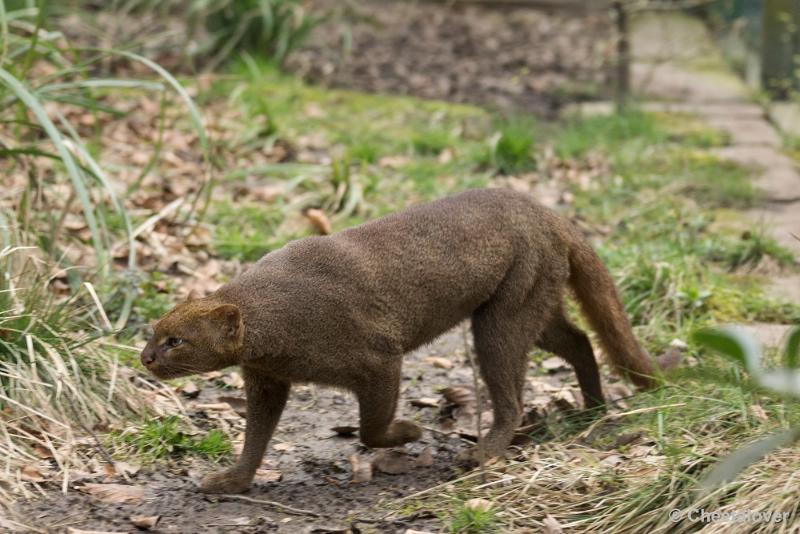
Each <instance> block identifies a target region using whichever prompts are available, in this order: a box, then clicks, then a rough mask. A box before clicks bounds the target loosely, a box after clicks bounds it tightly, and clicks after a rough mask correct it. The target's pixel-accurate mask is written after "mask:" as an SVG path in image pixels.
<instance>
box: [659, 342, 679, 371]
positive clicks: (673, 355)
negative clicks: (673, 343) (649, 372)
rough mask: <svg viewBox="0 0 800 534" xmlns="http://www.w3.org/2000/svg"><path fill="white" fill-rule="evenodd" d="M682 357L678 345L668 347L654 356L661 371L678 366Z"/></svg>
mask: <svg viewBox="0 0 800 534" xmlns="http://www.w3.org/2000/svg"><path fill="white" fill-rule="evenodd" d="M682 359H683V355H682V352H681V349H679V348H678V347H670V348H668V349H667V351H666V352H665V353H664V354H662V355H660V356H659V357H657V358H656V363H657V364H658V367H659V368H660V369H661V370H662V371H667V370H669V369H674V368H676V367H678V366H679V365H680V363H681V360H682Z"/></svg>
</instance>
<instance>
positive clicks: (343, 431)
mask: <svg viewBox="0 0 800 534" xmlns="http://www.w3.org/2000/svg"><path fill="white" fill-rule="evenodd" d="M331 430H333V431H334V432H336V433H337V434H339V435H340V436H352V435H354V434H355V433H356V432H358V427H357V426H352V425H342V426H335V427H333V428H331Z"/></svg>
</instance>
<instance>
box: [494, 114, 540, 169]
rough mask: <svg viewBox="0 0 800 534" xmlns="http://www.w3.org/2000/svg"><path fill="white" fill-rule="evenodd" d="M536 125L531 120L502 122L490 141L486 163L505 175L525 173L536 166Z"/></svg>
mask: <svg viewBox="0 0 800 534" xmlns="http://www.w3.org/2000/svg"><path fill="white" fill-rule="evenodd" d="M534 131H535V128H534V124H533V122H532V121H530V120H518V119H517V120H507V121H504V122H501V123H500V124H499V126H498V130H497V132H495V134H494V135H493V136H492V137H491V139H490V140H489V151H488V154H487V156H486V158H485V159H486V162H487V163H488V164H489V165H491V166H492V167H493V168H496V169H497V170H498V171H499V172H501V173H503V174H511V173H514V172H520V171H525V170H528V169H531V168H532V167H533V166H534V164H535V159H534V157H533V149H534V147H535V145H536V142H535V137H534Z"/></svg>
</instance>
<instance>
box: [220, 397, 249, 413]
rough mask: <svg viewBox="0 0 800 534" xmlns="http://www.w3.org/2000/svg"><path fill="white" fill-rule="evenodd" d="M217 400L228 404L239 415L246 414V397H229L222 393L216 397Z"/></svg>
mask: <svg viewBox="0 0 800 534" xmlns="http://www.w3.org/2000/svg"><path fill="white" fill-rule="evenodd" d="M217 400H218V401H219V402H224V403H226V404H228V405H229V406H230V407H231V408H232V409H233V411H234V412H236V413H237V414H239V415H240V416H241V417H245V416H246V415H247V399H244V398H242V397H230V396H226V395H222V396H219V397H217Z"/></svg>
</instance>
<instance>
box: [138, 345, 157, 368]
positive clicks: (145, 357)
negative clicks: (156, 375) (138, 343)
mask: <svg viewBox="0 0 800 534" xmlns="http://www.w3.org/2000/svg"><path fill="white" fill-rule="evenodd" d="M139 359H140V360H141V361H142V365H144V366H145V367H150V366H151V365H152V364H153V362H155V361H156V351H154V350H153V349H151V348H150V346H149V345H148V346H147V347H145V348H144V350H143V351H142V354H141V356H140V357H139Z"/></svg>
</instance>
